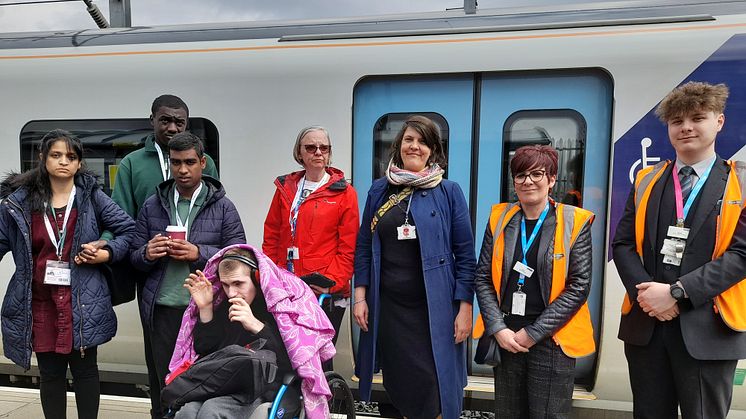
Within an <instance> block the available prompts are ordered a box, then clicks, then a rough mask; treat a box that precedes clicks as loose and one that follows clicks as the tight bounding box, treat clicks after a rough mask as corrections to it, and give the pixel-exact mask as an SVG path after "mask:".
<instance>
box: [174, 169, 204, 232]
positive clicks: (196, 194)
mask: <svg viewBox="0 0 746 419" xmlns="http://www.w3.org/2000/svg"><path fill="white" fill-rule="evenodd" d="M202 185H203V184H202V182H201V181H200V183H199V186H198V187H197V190H195V191H194V193H192V198H191V199H190V200H189V212H187V218H186V221H181V217H179V190H178V189H176V187H175V186H174V212H175V213H176V224H178V225H179V227H184V228H185V229H186V236H185V237H189V216H190V215H192V209H193V208H194V203H195V202H197V198H198V197H199V193H200V192H202Z"/></svg>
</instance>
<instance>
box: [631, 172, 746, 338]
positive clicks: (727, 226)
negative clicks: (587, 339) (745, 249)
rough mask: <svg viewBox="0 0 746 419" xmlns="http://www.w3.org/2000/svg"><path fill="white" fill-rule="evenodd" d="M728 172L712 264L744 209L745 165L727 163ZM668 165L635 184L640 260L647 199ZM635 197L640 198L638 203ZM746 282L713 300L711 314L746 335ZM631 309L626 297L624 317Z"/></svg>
mask: <svg viewBox="0 0 746 419" xmlns="http://www.w3.org/2000/svg"><path fill="white" fill-rule="evenodd" d="M727 163H728V166H730V172H729V173H728V180H727V182H726V185H725V191H724V192H723V200H722V203H721V205H720V214H719V215H718V219H717V229H716V234H717V236H716V238H715V249H714V251H713V254H712V259H713V260H715V259H717V258H719V257H721V256H722V255H723V253H725V251H726V250H728V247H730V244H731V241H732V240H733V234H734V233H735V231H736V226H737V225H738V219H739V217H740V216H741V211H742V210H743V209H744V206H746V197H745V196H744V195H743V193H742V191H744V190H746V163H744V162H736V161H728V162H727ZM667 165H668V162H661V163H658V164H657V165H655V166H654V167H653V168H652V170H650V171H647V169H648V168H646V169H644V170H646V172H643V171H642V170H641V171H640V172H639V173H638V178H637V180H636V181H635V234H636V237H635V241H636V243H637V253H638V254H639V255H640V258H641V259H642V255H643V249H642V240H643V237H644V234H645V213H646V211H647V207H648V199H649V197H650V193H651V192H652V190H653V187H654V186H655V184H656V182H657V181H658V180H659V179H660V177H661V176H662V175H663V171H664V170H665V168H666V166H667ZM638 196H639V197H640V199H639V201H638ZM744 302H746V278H744V279H742V280H741V281H739V282H738V283H736V284H735V285H733V286H732V287H730V288H728V289H727V290H725V291H724V292H723V293H721V294H720V295H718V296H716V297H715V301H714V310H715V312H717V313H719V314H720V317H721V318H722V319H723V322H725V324H726V325H727V326H728V327H729V328H731V329H733V330H735V331H738V332H743V331H746V307H745V305H744ZM631 309H632V303H631V301H630V299H629V296H628V295H626V294H625V296H624V302H623V303H622V314H627V313H629V311H630V310H631Z"/></svg>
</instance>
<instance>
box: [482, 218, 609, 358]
mask: <svg viewBox="0 0 746 419" xmlns="http://www.w3.org/2000/svg"><path fill="white" fill-rule="evenodd" d="M520 209H521V207H520V206H519V205H518V203H513V204H507V203H502V204H497V205H494V206H493V207H492V213H491V214H490V229H491V230H492V232H493V234H492V237H493V255H492V283H493V285H494V287H495V290H496V292H497V296H498V297H497V298H498V303H499V301H500V300H501V298H500V289H501V285H502V278H503V272H502V270H503V258H504V256H505V235H504V234H503V232H504V231H505V227H506V226H507V225H508V223H509V222H510V220H511V219H512V218H513V216H514V215H515V214H516V213H517V212H518V211H520ZM556 217H557V221H556V224H555V229H554V263H553V264H552V289H551V291H550V294H549V303H550V304H551V302H552V301H554V300H555V299H556V298H557V297H558V296H559V295H560V294H561V293H562V291H563V290H564V289H565V280H566V278H567V272H568V269H569V267H570V257H569V251H570V249H572V246H573V245H574V244H575V241H576V240H577V239H578V235H580V230H581V229H582V228H583V226H585V225H586V224H589V223H592V222H593V218H594V215H593V213H592V212H590V211H588V210H584V209H582V208H577V207H573V206H570V205H564V204H556ZM483 334H484V320H482V316H481V314H480V315H479V316H478V317H477V321H476V323H475V324H474V330H473V332H472V336H473V337H474V339H479V338H480V337H482V335H483ZM552 339H553V340H554V341H555V342H556V343H557V344H558V345H559V346H560V348H562V352H564V353H565V355H567V356H569V357H572V358H580V357H583V356H587V355H590V354H592V353H593V352H595V351H596V342H595V341H594V340H593V324H592V323H591V313H590V311H589V310H588V303H587V302H585V303H583V306H582V307H580V310H578V312H577V313H575V314H574V315H573V317H572V318H571V319H570V321H568V322H567V323H566V324H565V325H564V326H562V327H561V328H560V329H559V330H557V332H556V333H555V334H554V335H553V336H552Z"/></svg>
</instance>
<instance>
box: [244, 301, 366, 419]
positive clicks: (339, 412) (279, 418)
mask: <svg viewBox="0 0 746 419" xmlns="http://www.w3.org/2000/svg"><path fill="white" fill-rule="evenodd" d="M327 298H332V296H331V295H330V294H321V295H319V305H321V304H323V302H324V300H325V299H327ZM324 375H325V376H326V382H327V383H328V384H329V389H330V390H331V392H332V397H331V399H329V415H330V417H331V418H337V419H343V418H347V419H355V399H354V398H353V397H352V391H351V390H350V386H349V385H347V381H345V379H344V378H342V376H341V375H339V374H337V373H336V372H333V371H328V372H326V373H325V374H324ZM297 379H298V377H297V376H296V375H288V376H286V377H284V379H283V383H282V386H281V387H280V389H279V390H278V392H277V395H276V396H275V399H274V401H273V402H272V405H271V406H269V405H268V404H267V406H266V407H267V408H268V409H269V415H268V416H267V417H268V418H269V419H289V418H288V417H286V415H285V411H284V408H283V402H284V401H286V400H285V398H284V396H285V394H286V393H287V392H288V389H289V388H291V387H292V386H293V385H295V384H296V382H297ZM302 402H303V400H302V398H301V400H300V403H299V405H300V407H301V408H300V413H299V415H298V416H297V419H303V418H305V413H304V412H303V409H302V406H303V403H302ZM262 406H264V405H262ZM262 406H260V407H262ZM257 410H260V409H257ZM262 410H263V409H262ZM253 418H254V416H253V415H252V418H251V419H253Z"/></svg>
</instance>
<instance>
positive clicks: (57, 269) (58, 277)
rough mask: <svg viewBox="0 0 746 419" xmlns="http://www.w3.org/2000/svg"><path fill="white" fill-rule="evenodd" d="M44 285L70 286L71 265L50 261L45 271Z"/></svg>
mask: <svg viewBox="0 0 746 419" xmlns="http://www.w3.org/2000/svg"><path fill="white" fill-rule="evenodd" d="M44 283H45V284H47V285H66V286H70V263H68V262H62V261H59V260H48V261H47V268H46V270H45V271H44Z"/></svg>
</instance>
